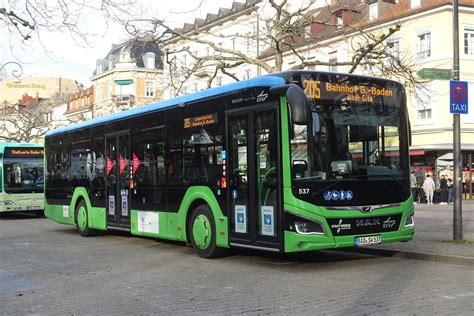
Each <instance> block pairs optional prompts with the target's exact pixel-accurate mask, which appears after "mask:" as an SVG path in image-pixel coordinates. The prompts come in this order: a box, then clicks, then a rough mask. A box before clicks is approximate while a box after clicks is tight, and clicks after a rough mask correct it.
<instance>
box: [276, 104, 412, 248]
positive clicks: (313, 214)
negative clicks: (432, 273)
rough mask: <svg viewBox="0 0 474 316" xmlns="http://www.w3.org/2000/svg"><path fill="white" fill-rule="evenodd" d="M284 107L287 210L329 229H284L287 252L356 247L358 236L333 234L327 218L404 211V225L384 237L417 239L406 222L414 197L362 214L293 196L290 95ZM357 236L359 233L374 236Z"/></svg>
mask: <svg viewBox="0 0 474 316" xmlns="http://www.w3.org/2000/svg"><path fill="white" fill-rule="evenodd" d="M280 106H281V108H280V109H281V111H280V113H281V131H282V134H281V142H282V144H283V145H282V146H281V147H282V157H283V158H282V166H283V199H284V200H283V210H284V212H288V213H291V214H294V215H299V216H302V217H305V218H307V219H312V220H315V221H317V222H319V223H320V224H321V225H322V226H323V228H324V231H325V234H324V235H316V234H311V235H302V234H297V233H295V232H291V231H286V230H285V231H284V251H285V252H298V251H309V250H320V249H331V248H343V247H354V236H340V237H333V236H332V233H331V229H330V227H329V225H328V223H327V220H326V218H334V217H337V218H350V217H359V218H364V217H371V216H374V215H376V216H383V215H391V214H399V213H402V219H401V222H400V228H399V230H398V231H394V232H385V233H380V235H381V236H382V243H389V242H396V241H408V240H411V239H412V238H413V233H414V227H406V228H405V227H404V223H405V221H406V219H407V217H408V215H410V214H411V213H413V210H414V205H413V198H412V197H410V198H409V199H408V200H407V201H405V202H403V203H401V204H400V206H398V207H393V208H386V209H380V210H376V211H374V212H372V213H369V214H364V213H361V212H360V211H357V210H353V211H351V210H344V211H329V210H327V209H326V208H325V207H323V206H317V205H313V204H311V203H308V202H305V201H303V200H300V199H298V198H296V197H295V196H294V195H293V191H292V188H291V161H290V146H286V145H285V144H289V143H290V139H289V130H288V127H289V118H288V107H287V103H286V98H285V97H283V96H282V97H281V98H280ZM370 235H373V233H372V234H367V235H357V236H370Z"/></svg>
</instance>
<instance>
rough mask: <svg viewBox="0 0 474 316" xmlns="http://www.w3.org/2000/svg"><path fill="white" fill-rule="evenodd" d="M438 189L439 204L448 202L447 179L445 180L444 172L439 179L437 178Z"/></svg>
mask: <svg viewBox="0 0 474 316" xmlns="http://www.w3.org/2000/svg"><path fill="white" fill-rule="evenodd" d="M439 189H440V191H441V192H440V193H441V194H440V195H441V196H440V198H441V201H440V203H439V204H440V205H446V204H448V181H447V180H446V178H445V176H444V174H443V175H442V176H441V180H439Z"/></svg>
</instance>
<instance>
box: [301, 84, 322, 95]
mask: <svg viewBox="0 0 474 316" xmlns="http://www.w3.org/2000/svg"><path fill="white" fill-rule="evenodd" d="M320 84H321V82H320V81H319V80H303V87H304V94H306V96H307V97H308V98H310V99H319V98H321V88H320Z"/></svg>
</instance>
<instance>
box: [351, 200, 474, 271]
mask: <svg viewBox="0 0 474 316" xmlns="http://www.w3.org/2000/svg"><path fill="white" fill-rule="evenodd" d="M462 218H463V238H464V239H466V240H469V241H471V242H472V243H471V244H457V243H453V242H449V241H452V240H453V205H439V204H433V205H426V204H416V205H415V235H414V237H413V240H411V241H409V242H402V243H390V244H382V245H375V246H370V247H364V248H357V249H355V251H360V252H364V253H369V254H376V255H383V256H394V257H403V258H411V259H419V260H428V261H437V262H445V263H454V264H462V265H470V266H474V200H463V204H462Z"/></svg>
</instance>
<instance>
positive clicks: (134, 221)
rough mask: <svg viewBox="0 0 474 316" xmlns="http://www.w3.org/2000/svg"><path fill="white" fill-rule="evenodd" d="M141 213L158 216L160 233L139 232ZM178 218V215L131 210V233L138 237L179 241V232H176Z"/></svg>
mask: <svg viewBox="0 0 474 316" xmlns="http://www.w3.org/2000/svg"><path fill="white" fill-rule="evenodd" d="M139 212H149V213H154V214H158V233H153V232H143V231H139V226H138V213H139ZM176 218H177V214H176V213H169V212H155V211H142V210H131V211H130V232H131V233H132V235H137V236H145V237H154V238H163V239H170V240H178V238H177V230H176V229H177V228H176Z"/></svg>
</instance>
